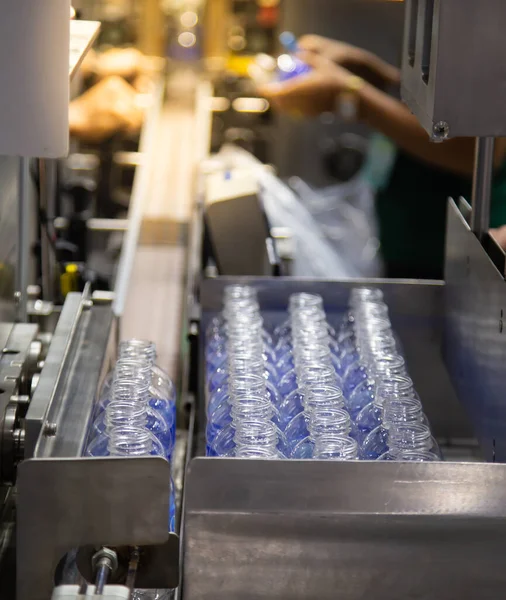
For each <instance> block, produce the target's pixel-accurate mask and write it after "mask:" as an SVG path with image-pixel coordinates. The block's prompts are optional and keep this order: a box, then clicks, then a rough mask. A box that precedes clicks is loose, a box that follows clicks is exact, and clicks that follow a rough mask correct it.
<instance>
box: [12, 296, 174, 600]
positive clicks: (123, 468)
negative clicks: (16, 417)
mask: <svg viewBox="0 0 506 600" xmlns="http://www.w3.org/2000/svg"><path fill="white" fill-rule="evenodd" d="M116 327H117V321H116V319H115V317H114V315H113V311H112V307H111V301H110V298H108V297H105V298H104V297H101V296H100V295H99V294H98V295H96V296H95V297H94V298H93V299H92V298H89V297H86V295H83V296H81V295H80V294H70V295H69V296H68V297H67V300H66V303H65V305H64V308H63V311H62V314H61V317H60V319H59V322H58V325H57V327H56V330H55V332H54V335H53V338H52V342H51V345H50V347H49V351H48V353H47V357H46V359H45V362H44V367H43V369H42V372H41V373H40V380H39V383H38V386H37V388H36V390H35V393H34V395H33V398H32V400H31V403H30V406H29V409H28V412H27V414H26V419H25V422H26V442H27V445H26V455H25V458H26V460H24V461H23V462H22V463H21V464H20V465H19V467H18V473H17V497H18V499H17V545H16V546H17V547H16V552H17V589H16V593H17V598H20V599H21V598H31V599H33V600H37V599H39V598H40V600H43V599H44V600H47V598H49V597H50V594H51V590H52V588H53V585H54V581H55V572H56V571H57V567H58V564H59V563H60V562H61V561H62V559H63V558H64V557H65V555H66V553H67V552H69V551H71V550H74V549H79V553H78V564H79V568H80V571H81V574H82V575H83V576H84V577H86V578H87V579H88V581H93V580H94V570H93V561H92V558H93V556H95V554H96V552H97V550H99V549H100V548H101V547H102V546H107V547H110V548H114V549H115V550H116V552H117V556H118V561H119V566H118V568H117V569H116V571H115V577H116V578H117V580H118V581H122V580H123V579H124V577H125V576H126V572H127V568H128V562H129V560H130V552H129V551H128V548H130V547H134V546H139V547H140V561H139V569H138V573H137V578H136V581H135V585H136V586H140V587H146V588H150V587H155V588H171V587H176V585H177V582H178V566H177V565H178V549H179V542H178V537H177V535H175V534H170V536H169V533H168V526H167V523H168V510H169V481H170V467H169V463H168V462H167V461H166V460H165V459H163V458H159V457H147V458H103V459H102V458H85V457H82V454H83V448H84V445H85V443H86V438H87V432H88V425H89V424H90V422H91V419H92V415H93V411H94V406H95V399H96V398H97V393H98V390H99V389H100V385H101V382H102V380H103V377H104V375H105V373H106V372H107V371H108V370H109V367H110V365H111V361H112V360H113V359H114V357H115V352H116V345H117V344H116ZM114 582H115V578H112V583H114Z"/></svg>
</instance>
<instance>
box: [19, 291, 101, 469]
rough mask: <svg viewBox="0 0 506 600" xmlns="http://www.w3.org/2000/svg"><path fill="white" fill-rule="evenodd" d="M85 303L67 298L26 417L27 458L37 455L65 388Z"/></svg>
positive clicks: (72, 296)
mask: <svg viewBox="0 0 506 600" xmlns="http://www.w3.org/2000/svg"><path fill="white" fill-rule="evenodd" d="M82 303H83V298H82V296H81V294H68V296H67V298H66V300H65V304H64V306H63V310H62V312H61V315H60V318H59V320H58V325H57V327H56V330H55V332H54V334H53V337H52V340H51V346H50V348H49V352H48V354H47V357H46V359H45V361H44V368H43V369H42V372H41V374H40V380H39V383H38V385H37V388H36V390H35V393H34V395H33V398H32V401H31V403H30V408H29V410H28V413H27V415H26V451H25V452H26V454H25V456H26V458H31V457H32V456H33V454H34V451H35V445H36V443H37V440H38V438H39V434H40V431H41V428H42V425H43V423H44V422H45V419H46V414H47V411H48V408H49V405H50V404H51V402H52V400H53V398H54V397H55V396H56V394H57V393H58V392H59V389H58V385H63V381H62V374H63V373H64V368H65V364H68V362H69V361H70V360H72V356H70V355H69V353H70V352H71V351H72V352H75V351H76V348H75V346H72V342H73V338H74V335H75V333H76V331H77V327H78V325H79V320H80V317H81V312H82ZM106 335H107V334H106Z"/></svg>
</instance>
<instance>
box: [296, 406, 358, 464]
mask: <svg viewBox="0 0 506 600" xmlns="http://www.w3.org/2000/svg"><path fill="white" fill-rule="evenodd" d="M297 418H298V417H297ZM306 424H307V428H306V435H305V436H304V437H301V438H300V440H299V441H298V442H297V443H296V444H295V445H294V446H292V451H291V457H292V458H313V455H314V446H315V441H316V440H317V439H318V438H319V437H322V436H323V437H325V436H329V435H344V436H349V435H350V433H351V429H352V425H351V420H350V415H349V414H348V413H347V412H346V411H345V410H343V409H342V408H327V409H320V410H315V411H313V412H312V413H310V414H309V416H308V417H306ZM350 437H351V436H350Z"/></svg>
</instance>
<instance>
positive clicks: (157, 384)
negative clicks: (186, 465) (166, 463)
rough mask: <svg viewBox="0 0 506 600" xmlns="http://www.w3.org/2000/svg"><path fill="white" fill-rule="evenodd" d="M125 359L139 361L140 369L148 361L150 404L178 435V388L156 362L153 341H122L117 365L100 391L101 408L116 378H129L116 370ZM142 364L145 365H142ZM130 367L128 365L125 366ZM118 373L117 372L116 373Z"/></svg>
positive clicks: (105, 402)
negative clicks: (149, 370) (149, 369)
mask: <svg viewBox="0 0 506 600" xmlns="http://www.w3.org/2000/svg"><path fill="white" fill-rule="evenodd" d="M124 361H138V366H139V369H140V370H143V369H144V368H145V367H144V363H145V362H147V363H148V364H149V365H150V366H151V381H150V394H151V397H150V400H149V404H150V406H151V407H152V408H153V409H154V410H156V411H157V412H158V413H159V414H160V415H161V416H162V418H163V419H164V420H165V422H166V423H167V425H168V426H169V428H170V429H171V431H172V437H173V438H174V439H175V435H176V389H175V386H174V384H173V383H172V381H171V379H170V377H169V376H168V375H167V373H165V371H163V369H161V368H160V367H159V366H158V365H157V364H156V346H155V344H154V343H153V342H150V341H147V340H139V339H130V340H126V341H124V342H121V343H120V345H119V360H118V362H117V363H116V365H118V364H119V365H120V367H118V366H116V368H115V369H113V370H112V371H111V372H110V373H108V375H107V376H106V378H105V380H104V384H103V386H102V390H101V393H100V400H99V410H100V409H102V408H104V407H105V405H106V404H107V402H108V399H109V397H110V389H111V386H112V384H113V381H114V379H115V378H117V377H120V378H123V379H126V378H128V376H127V374H126V372H125V375H120V374H119V373H116V370H117V369H118V368H119V369H121V368H122V367H121V365H122V364H125V363H124ZM141 364H142V365H143V366H141ZM123 368H125V369H128V367H123ZM115 373H116V374H115Z"/></svg>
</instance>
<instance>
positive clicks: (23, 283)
mask: <svg viewBox="0 0 506 600" xmlns="http://www.w3.org/2000/svg"><path fill="white" fill-rule="evenodd" d="M29 245H30V159H29V158H27V157H25V156H23V157H21V158H20V161H19V202H18V248H17V254H18V264H17V277H16V298H17V301H18V306H17V319H18V321H21V322H26V321H27V320H28V312H27V293H28V292H27V288H28V278H29V275H28V271H29V260H30V247H29Z"/></svg>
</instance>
